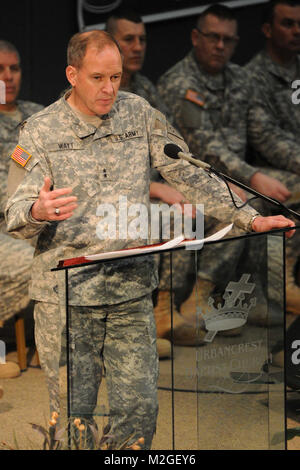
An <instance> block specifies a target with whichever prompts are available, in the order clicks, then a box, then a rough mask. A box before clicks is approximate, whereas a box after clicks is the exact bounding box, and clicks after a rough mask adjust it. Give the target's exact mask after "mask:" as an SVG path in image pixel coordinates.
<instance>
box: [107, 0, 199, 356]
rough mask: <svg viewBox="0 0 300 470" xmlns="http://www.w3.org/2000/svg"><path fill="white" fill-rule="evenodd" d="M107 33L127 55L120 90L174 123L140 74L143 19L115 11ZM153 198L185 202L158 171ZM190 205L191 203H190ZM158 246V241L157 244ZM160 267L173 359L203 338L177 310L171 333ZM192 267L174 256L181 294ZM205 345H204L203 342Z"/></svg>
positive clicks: (164, 263)
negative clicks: (175, 347) (176, 352)
mask: <svg viewBox="0 0 300 470" xmlns="http://www.w3.org/2000/svg"><path fill="white" fill-rule="evenodd" d="M106 31H108V32H109V33H110V34H112V35H113V37H114V38H115V39H116V40H117V41H118V43H119V45H120V48H121V50H122V55H123V75H122V80H121V86H120V89H121V90H123V91H129V92H131V93H135V94H136V95H139V96H141V97H143V98H145V99H146V100H147V101H148V102H149V103H150V104H151V106H153V107H154V108H156V109H158V110H159V111H161V112H162V113H163V114H164V115H165V116H166V117H167V118H168V120H169V122H171V123H172V122H173V118H172V116H171V114H170V113H169V112H168V109H167V107H166V106H165V104H164V102H163V100H162V99H161V97H160V96H159V94H158V92H157V90H156V87H155V86H154V84H153V83H152V82H151V81H150V80H149V79H148V78H147V77H145V76H144V75H142V74H141V73H140V70H141V69H142V67H143V63H144V58H145V52H146V30H145V25H144V23H143V21H142V18H141V16H140V15H139V14H138V13H137V12H135V11H132V10H129V9H126V8H122V7H121V8H119V9H117V10H114V12H113V14H112V15H111V16H110V17H109V18H108V20H107V23H106ZM151 180H152V183H151V185H150V196H151V197H152V199H153V202H154V200H162V201H163V202H165V203H168V204H170V205H173V204H176V203H179V204H180V203H181V202H182V200H183V199H184V198H183V196H182V195H181V194H180V193H178V191H176V190H175V189H174V188H170V187H169V186H168V185H167V184H164V183H163V180H162V178H161V177H160V175H159V173H158V172H157V171H156V170H151ZM186 202H187V201H186ZM153 242H155V240H154V241H153ZM157 262H158V265H159V277H160V284H159V289H158V292H157V300H156V308H155V310H154V313H155V319H156V331H157V338H158V341H157V349H158V354H159V357H160V358H165V357H170V356H171V343H170V341H169V339H170V338H171V335H172V339H173V342H174V344H176V345H182V346H183V345H187V346H195V345H198V344H199V341H200V338H199V335H198V334H197V331H196V328H195V326H193V325H190V324H188V323H187V321H186V320H185V319H184V318H183V317H182V316H181V315H180V314H179V312H178V311H177V310H176V309H175V308H174V311H173V320H172V321H173V332H171V318H170V298H169V296H170V292H169V291H170V269H169V256H168V255H164V254H161V255H159V256H157ZM191 271H192V269H191V265H190V263H189V257H188V256H187V253H186V252H182V251H177V252H176V253H174V254H173V271H172V288H173V291H175V292H178V291H182V290H184V287H185V285H186V283H187V280H188V277H189V276H191V274H192V273H191ZM201 343H202V341H201Z"/></svg>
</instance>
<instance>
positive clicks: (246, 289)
mask: <svg viewBox="0 0 300 470" xmlns="http://www.w3.org/2000/svg"><path fill="white" fill-rule="evenodd" d="M249 278H250V274H243V275H242V277H241V279H240V280H239V281H238V282H234V281H230V282H229V283H228V285H227V287H226V289H225V293H224V295H223V298H224V299H225V300H226V299H228V300H229V299H230V301H231V302H232V303H234V302H235V301H236V300H237V299H238V298H240V299H244V298H245V295H244V294H251V293H252V292H253V290H254V288H255V284H253V283H251V282H248V280H249Z"/></svg>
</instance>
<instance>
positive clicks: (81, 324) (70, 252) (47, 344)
mask: <svg viewBox="0 0 300 470" xmlns="http://www.w3.org/2000/svg"><path fill="white" fill-rule="evenodd" d="M68 64H69V65H68V67H67V69H66V73H67V78H68V80H69V82H70V84H71V85H72V90H71V92H70V93H67V94H66V96H64V97H62V98H61V99H59V100H58V101H57V102H55V103H54V104H52V105H51V106H49V107H48V108H46V109H45V110H44V111H41V112H40V113H37V114H35V115H34V116H33V117H32V118H30V119H29V120H28V121H27V122H26V123H25V124H24V125H23V128H22V130H21V133H20V139H19V144H18V146H17V147H16V149H15V151H14V152H13V154H12V166H11V171H10V175H9V181H8V193H9V200H8V203H7V206H6V220H7V226H8V230H9V232H10V233H11V234H12V235H14V236H16V237H19V238H31V237H33V236H36V235H37V236H38V241H37V245H36V252H35V258H34V262H33V269H32V281H31V286H30V294H31V296H32V298H34V299H35V300H36V301H37V302H36V307H35V321H36V337H37V346H38V351H39V357H40V361H41V364H42V367H43V368H44V370H45V371H46V375H47V376H48V379H49V382H48V384H49V392H50V399H51V402H50V405H51V408H52V410H58V407H59V401H58V393H57V392H58V373H57V372H58V362H59V354H60V351H59V349H60V337H61V336H60V334H59V333H60V330H61V326H62V324H63V319H62V317H63V315H62V313H61V312H62V310H61V309H60V307H59V306H60V302H61V299H62V297H63V292H64V286H63V282H61V281H62V279H61V274H63V272H62V271H58V272H57V271H50V270H51V268H54V267H56V266H57V263H58V261H59V260H61V259H66V258H70V257H71V258H72V257H77V256H83V255H87V254H95V253H98V252H100V251H104V252H105V251H112V250H118V249H123V248H127V247H131V246H136V245H143V244H145V243H147V239H144V238H140V239H130V237H128V236H127V238H124V239H123V238H122V237H121V234H119V235H118V234H117V236H116V237H115V238H109V237H108V236H107V235H106V237H101V236H100V232H101V230H100V229H101V227H102V225H101V223H103V224H104V226H105V224H106V223H107V222H106V220H105V219H104V220H102V221H101V219H100V221H99V218H100V217H99V215H98V214H99V211H101V208H103V206H102V204H110V207H111V204H113V205H114V208H115V211H116V215H117V216H119V217H121V212H120V211H121V209H120V208H119V203H120V196H122V197H125V196H126V198H127V201H128V202H129V204H136V203H140V204H143V206H145V207H146V208H147V209H149V204H150V203H149V183H150V179H149V170H150V167H152V168H156V169H157V170H158V171H160V173H161V174H162V176H163V177H164V178H165V179H166V181H167V182H168V183H169V184H170V185H171V186H174V187H176V188H177V189H178V190H179V191H181V192H182V193H183V194H184V196H185V197H186V198H187V199H189V200H191V201H192V202H193V203H196V202H197V201H200V200H202V202H203V203H204V204H205V207H206V210H207V213H210V212H211V211H214V213H215V214H216V213H218V215H219V216H220V218H221V219H222V220H224V221H229V220H232V221H234V223H235V224H236V225H237V226H239V227H240V228H241V229H243V230H255V231H265V230H269V229H271V228H273V227H283V226H292V222H291V221H290V220H288V219H285V218H284V217H282V216H278V217H269V218H264V217H261V216H259V215H258V214H257V212H256V211H255V210H254V209H251V208H247V209H244V210H241V211H236V210H235V209H234V207H232V205H231V200H230V198H229V197H228V194H227V191H226V190H224V185H223V184H222V183H221V182H220V181H219V180H218V179H215V178H211V177H210V176H209V175H208V174H207V173H205V172H204V171H201V170H197V169H195V168H194V167H192V166H191V165H190V164H188V163H186V162H182V161H176V162H175V163H174V161H173V160H172V159H169V158H168V157H166V155H165V154H164V147H165V144H166V143H170V142H175V143H179V144H180V145H181V146H182V147H183V148H184V149H186V150H187V146H186V145H185V143H184V141H183V140H182V138H181V136H179V135H178V134H176V131H174V129H173V128H172V127H171V126H170V125H169V124H168V122H167V121H166V118H165V117H164V116H163V115H162V114H161V113H160V112H159V111H158V110H155V109H154V108H152V107H151V106H150V105H149V103H147V102H146V101H145V100H144V99H142V98H140V97H138V96H136V95H133V94H129V93H126V92H120V93H118V89H119V85H120V81H121V75H122V60H121V55H120V51H119V46H118V44H117V43H116V42H115V41H114V40H113V38H112V37H111V36H110V35H109V34H107V33H105V32H103V31H91V32H86V33H77V34H76V35H75V36H73V37H72V38H71V40H70V43H69V47H68ZM71 192H72V194H73V195H71ZM216 197H217V207H216ZM104 207H106V206H104ZM133 218H134V217H133ZM117 220H118V217H117ZM131 220H132V217H130V216H129V214H128V224H130V222H131ZM119 222H124V220H123V219H121V220H120V221H119ZM127 226H128V225H127ZM97 234H98V235H97ZM62 278H63V277H62ZM156 286H157V275H156V270H155V266H154V263H153V260H152V258H151V257H139V258H135V259H131V260H120V261H116V262H105V263H103V264H96V265H91V266H88V267H82V268H79V269H76V270H72V271H70V272H69V290H70V293H69V303H70V333H71V353H72V354H71V360H72V364H71V384H72V397H71V401H72V409H71V413H72V414H73V415H77V416H79V417H86V418H87V419H92V414H93V410H94V407H95V405H96V397H97V392H98V386H99V383H100V380H101V370H102V367H101V366H102V364H101V362H100V360H101V359H103V363H104V367H105V370H106V381H107V388H108V397H109V407H110V427H111V430H110V434H111V435H113V436H114V437H115V438H116V440H117V441H119V442H121V441H123V440H124V439H125V438H128V437H129V436H131V435H132V434H133V437H132V439H133V440H136V437H140V436H143V437H144V438H145V447H146V448H150V445H151V441H152V437H153V434H154V432H155V426H156V416H157V396H156V394H157V393H156V385H157V373H158V368H157V366H158V361H157V351H156V344H155V322H154V319H153V312H152V297H151V293H152V290H153V289H154V288H155V287H156Z"/></svg>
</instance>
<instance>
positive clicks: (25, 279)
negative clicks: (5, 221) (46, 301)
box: [0, 233, 34, 321]
mask: <svg viewBox="0 0 300 470" xmlns="http://www.w3.org/2000/svg"><path fill="white" fill-rule="evenodd" d="M33 252H34V248H33V247H32V246H31V245H30V244H29V243H28V242H27V241H26V240H16V239H14V238H12V237H11V236H9V235H7V234H5V233H0V256H1V271H0V292H1V296H0V321H5V320H8V319H9V318H11V317H12V316H14V315H15V314H16V313H19V312H20V311H22V310H23V309H25V308H26V307H27V306H28V304H29V302H30V298H29V295H28V285H29V281H30V278H31V265H32V260H33Z"/></svg>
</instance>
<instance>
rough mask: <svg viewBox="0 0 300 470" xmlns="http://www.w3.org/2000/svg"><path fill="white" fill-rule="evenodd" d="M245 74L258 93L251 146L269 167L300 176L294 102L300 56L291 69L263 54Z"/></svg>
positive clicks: (299, 124) (299, 117)
mask: <svg viewBox="0 0 300 470" xmlns="http://www.w3.org/2000/svg"><path fill="white" fill-rule="evenodd" d="M245 71H246V72H247V76H248V80H250V81H251V83H252V84H253V89H254V91H255V93H254V97H253V99H252V100H251V107H250V111H249V122H248V131H249V142H250V144H251V145H252V147H253V148H254V149H255V150H256V151H257V152H258V153H259V157H260V159H261V161H262V162H263V164H264V165H265V166H269V167H274V168H279V169H283V170H286V171H289V172H291V173H296V174H297V175H300V150H299V144H300V136H299V128H300V105H299V104H296V103H295V102H294V100H293V96H294V97H295V98H297V95H296V93H297V90H296V89H295V88H293V87H292V84H293V82H294V80H296V78H299V77H300V57H298V59H297V62H296V64H295V67H294V68H293V69H289V68H283V67H280V66H279V65H277V64H275V63H274V62H273V61H272V60H271V58H270V57H269V55H268V54H267V53H266V52H265V51H261V52H260V53H259V54H257V55H256V56H255V57H254V58H253V59H252V60H251V61H250V62H249V63H248V64H247V65H246V66H245ZM298 95H299V93H298ZM298 190H299V188H298Z"/></svg>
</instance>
